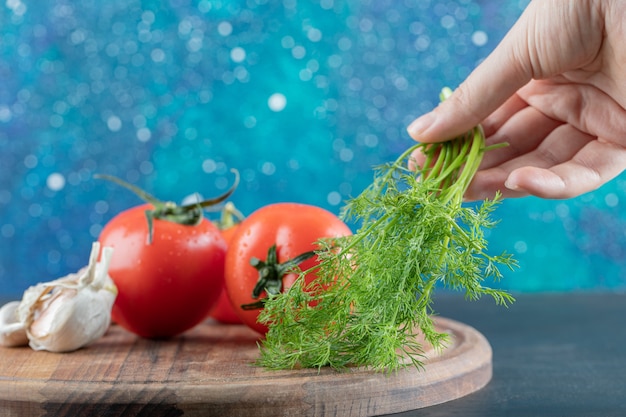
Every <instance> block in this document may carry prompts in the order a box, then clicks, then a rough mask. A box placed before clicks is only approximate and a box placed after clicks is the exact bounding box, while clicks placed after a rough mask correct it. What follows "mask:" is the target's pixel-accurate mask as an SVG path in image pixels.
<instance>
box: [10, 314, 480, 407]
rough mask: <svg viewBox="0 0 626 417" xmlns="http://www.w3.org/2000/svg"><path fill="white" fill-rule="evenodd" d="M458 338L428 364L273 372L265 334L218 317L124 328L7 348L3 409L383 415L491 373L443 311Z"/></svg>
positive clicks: (444, 323) (463, 329)
mask: <svg viewBox="0 0 626 417" xmlns="http://www.w3.org/2000/svg"><path fill="white" fill-rule="evenodd" d="M436 326H437V328H438V330H439V331H443V332H447V333H449V334H450V335H451V338H450V340H451V342H450V344H449V345H448V347H447V348H446V349H445V350H444V351H443V352H441V353H439V354H437V353H436V352H434V351H432V350H428V349H427V350H426V355H427V359H426V361H425V368H424V369H421V370H420V369H417V368H413V367H411V368H407V369H403V370H401V371H399V372H397V373H393V374H390V375H387V374H384V373H377V372H372V371H369V370H365V369H351V370H349V371H343V372H338V371H334V370H332V369H321V370H320V371H318V370H316V369H299V370H289V371H270V370H267V369H264V368H260V367H257V366H255V365H254V364H253V363H254V360H255V359H256V358H257V356H258V348H257V345H256V342H257V340H258V335H257V334H256V333H254V332H252V331H251V330H249V329H247V328H245V327H244V326H226V325H219V324H216V323H214V322H211V321H208V322H207V323H203V324H201V325H200V326H197V327H196V328H194V329H193V330H190V331H188V332H187V333H185V334H184V335H183V336H180V337H177V338H174V339H171V340H166V341H154V340H146V339H141V338H138V337H136V336H134V335H132V334H130V333H128V332H127V331H125V330H124V329H122V328H120V327H118V326H112V327H111V329H110V330H109V332H108V333H107V334H106V335H105V336H104V337H103V338H101V339H100V340H99V341H97V342H96V343H94V344H93V345H91V346H89V347H87V348H85V349H81V350H79V351H76V352H72V353H66V354H55V353H49V352H35V351H33V350H31V349H30V348H27V347H24V348H0V358H1V359H0V415H2V416H20V417H21V416H44V415H47V416H71V417H75V416H98V415H107V416H137V415H146V416H155V417H156V416H178V415H186V416H187V415H202V416H213V415H215V416H245V417H250V416H255V417H262V416H296V415H297V416H342V417H343V416H375V415H381V414H390V413H399V412H402V411H407V410H414V409H418V408H422V407H427V406H430V405H434V404H439V403H443V402H446V401H450V400H453V399H456V398H459V397H462V396H464V395H467V394H469V393H471V392H474V391H476V390H478V389H480V388H482V387H483V386H485V385H486V384H487V383H488V382H489V380H490V379H491V372H492V369H491V347H490V345H489V343H488V342H487V340H486V339H485V338H484V337H483V335H482V334H480V333H479V332H478V331H476V330H475V329H474V328H472V327H469V326H467V325H465V324H462V323H459V322H457V321H453V320H449V319H445V318H437V319H436Z"/></svg>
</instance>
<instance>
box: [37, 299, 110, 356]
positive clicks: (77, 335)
mask: <svg viewBox="0 0 626 417" xmlns="http://www.w3.org/2000/svg"><path fill="white" fill-rule="evenodd" d="M114 301H115V295H114V294H113V293H112V292H110V291H108V290H100V291H95V290H93V289H91V288H89V287H86V288H84V289H82V290H81V291H76V290H74V289H67V288H64V289H61V290H60V291H57V292H55V293H54V294H53V295H52V296H51V297H50V298H48V299H47V300H45V301H43V302H42V304H41V306H40V309H39V310H38V312H37V314H36V315H35V318H34V320H33V321H32V323H31V325H30V326H29V327H28V328H27V333H28V336H29V340H30V343H29V344H30V347H31V348H33V349H34V350H48V351H50V352H70V351H73V350H76V349H80V348H81V347H84V346H87V345H88V344H90V343H91V342H93V341H95V340H97V339H99V338H100V337H102V336H103V335H104V333H105V332H106V331H107V329H108V328H109V325H110V323H111V308H112V306H113V302H114Z"/></svg>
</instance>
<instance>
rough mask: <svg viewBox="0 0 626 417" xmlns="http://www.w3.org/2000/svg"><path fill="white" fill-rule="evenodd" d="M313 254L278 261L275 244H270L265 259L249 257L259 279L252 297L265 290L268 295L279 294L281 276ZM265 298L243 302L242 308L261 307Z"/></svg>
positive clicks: (310, 252)
mask: <svg viewBox="0 0 626 417" xmlns="http://www.w3.org/2000/svg"><path fill="white" fill-rule="evenodd" d="M313 256H315V251H308V252H304V253H302V254H300V255H298V256H296V257H294V258H291V259H288V260H286V261H285V262H283V263H278V254H277V253H276V245H275V244H274V245H272V246H270V248H269V249H268V250H267V258H266V260H265V261H262V260H260V259H259V258H254V257H253V258H251V259H250V265H252V266H253V267H254V268H256V270H257V271H259V279H258V281H257V283H256V285H255V286H254V288H253V289H252V298H254V299H257V298H259V297H260V296H261V293H263V291H265V292H266V293H267V295H268V296H274V295H277V294H279V293H280V292H281V291H282V288H283V276H284V275H285V274H287V273H289V272H291V271H293V269H294V268H296V267H297V266H298V265H300V264H301V263H302V262H304V261H306V260H307V259H310V258H312V257H313ZM264 304H265V300H260V301H257V302H255V303H250V304H243V305H242V306H241V308H242V309H243V310H254V309H258V308H263V305H264Z"/></svg>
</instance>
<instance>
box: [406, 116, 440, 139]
mask: <svg viewBox="0 0 626 417" xmlns="http://www.w3.org/2000/svg"><path fill="white" fill-rule="evenodd" d="M434 121H435V115H434V114H433V113H432V112H431V113H426V114H425V115H423V116H421V117H418V118H417V119H415V120H414V121H413V123H411V124H410V125H409V127H407V129H406V130H407V132H409V135H410V136H411V137H412V138H415V139H417V138H418V137H419V136H420V135H421V134H422V133H424V132H425V131H426V129H428V128H429V127H430V126H431V125H432V124H433V122H434Z"/></svg>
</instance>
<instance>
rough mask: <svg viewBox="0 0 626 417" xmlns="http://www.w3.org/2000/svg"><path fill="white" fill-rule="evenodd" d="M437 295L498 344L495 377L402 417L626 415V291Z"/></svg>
mask: <svg viewBox="0 0 626 417" xmlns="http://www.w3.org/2000/svg"><path fill="white" fill-rule="evenodd" d="M516 298H517V301H516V302H515V303H514V304H513V305H511V306H510V307H509V308H503V307H502V306H496V305H495V303H493V301H492V300H490V299H487V298H485V299H482V300H479V301H472V302H470V301H467V302H466V301H464V300H463V299H460V298H459V297H452V296H449V295H445V296H440V297H439V299H437V300H436V301H435V310H436V311H437V312H438V313H439V314H440V315H441V316H444V317H448V318H452V319H455V320H458V321H461V322H463V323H466V324H469V325H471V326H473V327H474V328H476V329H477V330H478V331H480V332H481V333H482V334H483V335H485V337H486V338H487V339H488V340H489V342H490V344H491V346H492V348H493V378H492V380H491V382H490V383H489V384H488V385H487V386H486V387H485V388H483V389H481V390H479V391H477V392H475V393H473V394H470V395H468V396H466V397H463V398H460V399H458V400H454V401H450V402H448V403H445V404H440V405H436V406H432V407H428V408H424V409H421V410H415V411H411V412H406V413H400V414H395V415H394V416H398V417H408V416H419V417H443V416H445V417H449V416H463V417H474V416H475V417H479V416H480V417H491V416H506V417H516V416H520V417H521V416H524V417H527V416H528V417H530V416H533V417H538V416H550V417H559V416H563V417H575V416H585V417H607V416H626V322H625V319H626V295H625V294H595V293H591V294H590V293H576V294H540V295H538V294H534V295H531V294H520V295H517V296H516Z"/></svg>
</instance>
